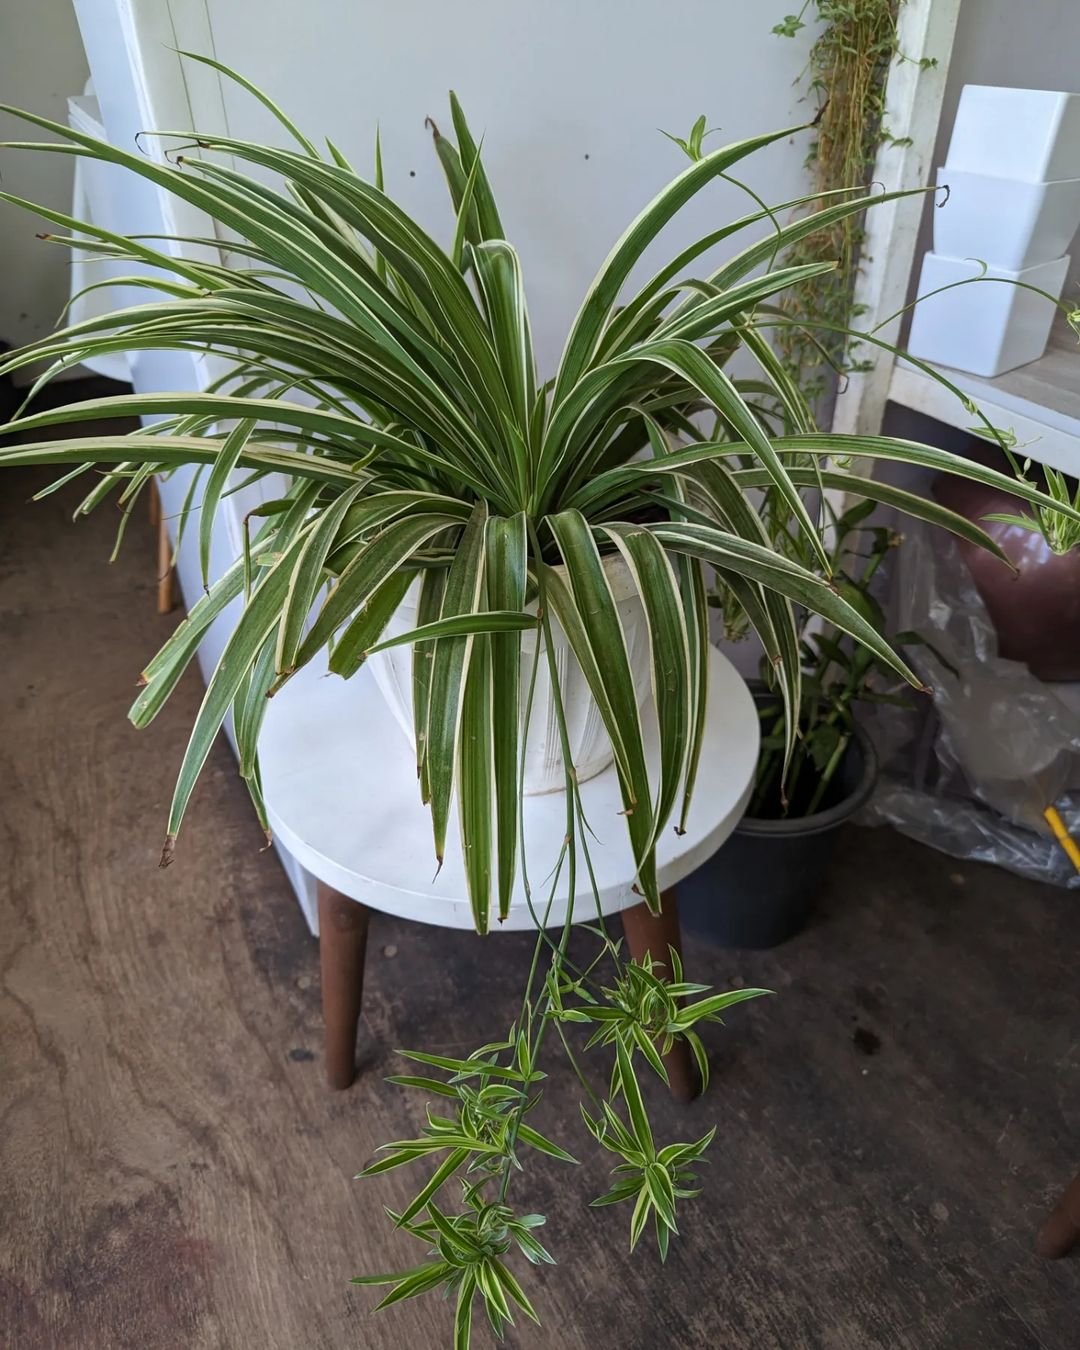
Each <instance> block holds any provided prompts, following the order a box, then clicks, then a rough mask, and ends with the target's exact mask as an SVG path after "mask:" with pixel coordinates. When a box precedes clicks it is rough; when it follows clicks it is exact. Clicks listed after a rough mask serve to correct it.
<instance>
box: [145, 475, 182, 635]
mask: <svg viewBox="0 0 1080 1350" xmlns="http://www.w3.org/2000/svg"><path fill="white" fill-rule="evenodd" d="M150 524H151V525H152V526H153V527H154V529H155V530H157V612H158V613H159V614H168V613H170V612H171V611H172V609H173V607H174V605H175V604H176V595H175V592H174V589H173V563H172V543H171V541H170V539H169V531H168V528H167V526H166V524H165V516H164V513H163V512H162V509H161V493H160V492H159V491H158V485H157V483H155V482H151V484H150Z"/></svg>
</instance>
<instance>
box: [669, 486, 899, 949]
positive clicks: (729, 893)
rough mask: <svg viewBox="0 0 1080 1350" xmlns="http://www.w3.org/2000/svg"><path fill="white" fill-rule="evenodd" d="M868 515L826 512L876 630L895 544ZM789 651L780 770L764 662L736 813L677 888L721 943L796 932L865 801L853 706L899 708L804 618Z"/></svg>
mask: <svg viewBox="0 0 1080 1350" xmlns="http://www.w3.org/2000/svg"><path fill="white" fill-rule="evenodd" d="M826 509H828V503H826ZM873 510H874V503H873V502H867V501H863V502H859V503H857V504H856V505H854V506H851V507H849V508H848V509H847V510H845V511H843V512H842V513H840V514H839V515H836V514H835V513H834V515H833V518H832V524H831V529H830V531H829V540H830V546H831V547H830V553H831V559H832V575H833V577H834V579H835V584H836V585H837V587H838V589H839V590H840V592H841V594H843V595H844V596H845V598H846V599H847V600H848V601H849V602H850V603H851V604H852V605H854V606H855V607H856V608H858V609H859V610H860V612H862V613H863V614H864V615H865V616H866V618H867V619H868V621H870V622H872V623H873V624H874V626H875V627H876V628H877V629H878V630H879V631H882V632H883V631H885V627H886V623H885V615H884V613H883V611H882V609H881V606H880V604H879V603H878V601H877V599H876V598H875V596H874V595H873V593H872V590H871V582H872V580H873V578H874V576H875V575H876V573H877V571H878V569H879V567H880V566H881V564H882V562H883V561H884V560H885V558H886V556H887V555H888V553H889V552H890V550H892V549H893V548H895V547H896V546H897V544H899V543H900V536H899V535H897V534H895V533H894V532H893V531H892V530H891V529H889V528H888V527H887V526H884V525H871V524H868V523H867V517H868V516H869V515H870V514H871V513H872V511H873ZM766 514H768V513H766ZM780 540H781V541H783V542H781V543H780V547H784V548H787V549H791V548H792V547H798V541H797V540H795V539H793V537H792V536H791V535H790V534H787V533H786V532H783V533H781V535H780ZM710 600H711V602H712V603H713V604H714V605H715V606H716V607H717V608H719V609H721V610H722V611H723V612H724V613H725V629H726V631H727V632H728V635H729V636H732V637H741V636H744V635H745V627H746V625H745V618H744V616H743V615H742V613H741V610H740V609H739V606H738V602H737V600H736V599H735V598H734V596H732V595H731V593H730V591H729V590H728V589H727V588H726V587H724V586H723V585H721V586H718V587H717V588H716V590H715V592H714V594H713V595H712V596H711V597H710ZM920 640H921V639H920V638H919V637H918V635H916V634H914V633H898V634H895V635H894V636H893V638H892V641H893V644H894V646H905V645H907V644H909V643H911V642H916V641H920ZM800 651H801V654H802V663H801V675H802V688H801V697H800V711H799V727H798V737H797V740H796V748H795V751H794V753H793V755H792V757H791V760H790V763H789V764H788V765H787V767H786V769H785V764H784V747H785V740H786V737H785V728H786V713H785V709H784V706H783V704H782V702H781V701H780V699H779V697H778V695H777V691H776V690H775V688H774V687H773V682H772V679H771V670H770V668H769V665H768V663H767V662H766V663H763V668H762V677H761V679H760V680H758V681H757V682H756V683H755V685H754V699H755V702H756V703H757V706H758V713H759V716H760V718H761V732H762V736H761V752H760V756H759V759H758V768H757V774H756V776H755V779H754V785H753V788H752V791H751V794H750V799H749V803H748V805H747V809H746V815H745V816H744V817H743V819H742V821H741V822H740V823H739V825H738V826H736V829H735V832H734V834H733V835H732V837H731V838H730V839H729V840H728V842H727V843H726V844H725V845H724V847H723V848H722V849H720V850H719V852H717V853H716V854H715V855H714V856H713V857H712V858H710V859H709V860H708V862H706V863H705V864H704V865H703V866H702V867H700V868H698V869H697V871H696V872H694V873H693V874H692V875H691V876H689V877H687V878H686V879H685V880H684V881H683V882H681V883H680V885H679V888H678V890H679V912H680V915H681V917H682V919H683V921H684V922H685V923H686V925H687V926H688V927H691V928H693V929H695V930H696V931H698V932H700V933H701V934H703V935H704V936H707V937H709V938H711V939H712V940H713V941H714V942H717V943H719V944H721V945H722V946H728V947H773V946H775V945H776V944H777V943H780V942H783V941H785V940H786V939H787V938H789V937H792V936H793V935H794V934H795V933H797V932H798V931H799V929H800V928H801V927H802V926H803V924H804V923H805V921H806V919H807V917H808V916H809V914H810V913H811V911H812V909H813V905H814V902H815V900H816V897H817V893H818V889H819V886H820V883H821V879H822V876H823V874H824V871H825V868H826V866H827V864H828V862H829V859H830V858H831V856H832V852H833V849H834V847H835V843H836V837H837V831H838V830H839V828H840V826H841V825H843V824H844V823H845V822H846V821H849V820H851V819H852V817H853V816H855V815H856V814H857V812H858V811H859V810H860V808H861V807H862V806H863V805H865V803H866V801H867V800H868V799H869V797H870V794H871V793H872V792H873V789H874V784H875V782H876V781H877V756H876V754H875V751H874V746H873V743H872V742H871V740H870V738H869V736H867V734H866V732H865V731H864V730H863V729H862V727H861V726H860V725H859V722H858V715H857V714H858V708H859V705H860V704H862V703H883V702H884V703H896V702H901V703H902V702H906V697H905V696H904V695H903V694H902V693H901V692H900V690H901V689H902V688H903V682H902V681H899V682H898V681H897V679H896V676H895V673H894V672H892V671H890V670H887V669H886V668H884V667H883V665H882V663H881V662H880V661H879V660H878V659H877V657H876V656H875V654H874V653H873V652H871V651H869V650H868V649H867V648H866V647H863V646H859V645H857V644H854V645H853V644H851V643H848V642H845V641H844V640H843V635H842V634H840V633H838V632H836V630H835V629H833V628H831V627H829V626H823V625H821V624H820V623H819V622H818V621H817V620H816V616H809V617H807V619H806V620H805V621H804V623H803V627H802V631H801V633H800Z"/></svg>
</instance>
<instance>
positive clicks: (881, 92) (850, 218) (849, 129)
mask: <svg viewBox="0 0 1080 1350" xmlns="http://www.w3.org/2000/svg"><path fill="white" fill-rule="evenodd" d="M811 7H812V8H813V11H814V13H815V15H816V17H817V19H818V21H819V22H820V24H821V31H820V32H819V34H818V36H817V38H816V39H815V40H814V44H813V46H812V47H811V48H810V54H809V56H808V58H807V62H806V67H805V69H804V71H803V73H802V75H801V76H800V81H801V82H803V83H804V84H805V87H806V92H807V96H808V97H809V98H812V99H815V100H816V101H817V102H818V104H819V106H820V108H821V112H820V114H819V116H818V119H817V122H816V124H815V131H814V136H813V138H812V140H811V142H810V147H809V149H808V151H807V155H806V168H807V170H808V171H809V174H810V180H811V184H812V186H813V188H814V190H815V192H816V193H817V194H818V195H817V197H816V199H815V202H814V204H813V205H811V206H810V207H809V208H808V210H810V211H815V210H818V209H820V207H821V206H822V205H823V204H824V202H825V201H827V200H831V201H835V200H836V199H835V196H833V197H829V196H828V194H830V193H835V192H837V191H838V190H844V189H865V188H866V187H867V186H868V184H869V182H870V179H871V175H872V173H873V169H874V163H875V161H876V159H877V152H878V149H879V148H880V147H881V146H882V145H884V144H886V143H892V144H895V145H898V146H899V145H901V144H902V143H903V142H902V141H901V140H900V139H899V138H896V137H893V136H892V135H891V134H890V133H889V130H888V128H887V126H886V125H885V83H886V79H887V77H888V73H889V65H890V63H891V62H892V60H893V57H894V56H895V55H896V52H897V36H896V13H897V9H898V7H899V0H805V3H804V4H803V7H802V9H801V10H800V11H799V13H798V14H789V15H787V17H786V18H785V19H784V20H783V21H782V22H781V23H778V24H777V25H776V26H775V27H774V28H773V30H772V31H773V32H774V33H775V34H776V35H777V36H778V37H788V38H791V37H794V36H795V34H796V33H798V32H799V31H800V30H801V29H803V28H805V27H806V17H805V16H806V14H807V11H808V10H810V9H811ZM864 218H865V212H864V211H859V212H856V213H855V214H852V215H846V216H844V217H843V218H842V219H841V220H837V221H834V222H832V223H830V224H828V225H827V226H826V227H825V228H823V229H821V230H816V231H815V232H814V233H813V234H811V235H808V236H807V237H806V238H805V239H801V240H799V241H798V242H797V243H795V244H794V245H792V247H791V248H789V249H788V250H787V253H786V255H785V261H786V262H787V263H788V264H789V265H791V266H803V265H808V264H813V263H816V262H822V261H824V260H826V259H828V260H831V261H835V262H837V264H838V266H837V267H836V270H835V271H833V272H830V273H828V274H827V275H825V274H823V275H822V276H819V277H817V278H815V279H814V280H813V281H812V282H810V283H809V284H808V285H806V286H803V287H800V289H799V290H798V291H797V292H792V293H790V294H788V295H787V296H785V297H784V298H783V299H782V300H781V302H780V305H781V308H782V309H783V311H784V313H785V314H787V315H789V316H790V317H791V318H792V319H795V320H805V321H807V322H808V323H814V324H828V325H831V326H833V328H835V329H836V330H841V329H845V328H849V327H850V326H851V323H852V320H853V319H854V318H856V317H857V316H858V313H859V310H858V307H857V306H856V305H855V304H854V303H853V294H854V288H855V280H856V277H857V276H858V271H859V261H860V252H861V249H862V243H863V237H864V234H863V222H864ZM775 341H776V347H777V350H778V351H779V353H780V355H781V358H782V359H783V362H784V365H785V366H786V367H787V369H788V371H789V372H790V373H791V374H792V376H793V377H794V378H795V379H797V380H798V382H799V383H800V384H801V386H802V389H803V392H804V394H805V395H806V397H807V398H808V399H809V400H810V402H812V403H815V404H817V403H820V402H821V401H822V400H825V399H827V397H828V396H829V393H830V391H831V388H832V384H833V379H834V375H835V373H841V374H843V373H845V372H847V371H852V370H856V369H860V368H863V369H864V368H865V366H866V362H865V361H864V360H861V359H857V358H856V357H855V354H854V352H853V351H852V345H853V343H852V340H851V339H849V338H848V337H847V336H846V335H845V334H844V333H843V332H840V331H832V330H831V329H826V328H802V327H798V326H796V327H791V328H787V329H781V330H780V331H779V332H778V333H777V335H776V339H775Z"/></svg>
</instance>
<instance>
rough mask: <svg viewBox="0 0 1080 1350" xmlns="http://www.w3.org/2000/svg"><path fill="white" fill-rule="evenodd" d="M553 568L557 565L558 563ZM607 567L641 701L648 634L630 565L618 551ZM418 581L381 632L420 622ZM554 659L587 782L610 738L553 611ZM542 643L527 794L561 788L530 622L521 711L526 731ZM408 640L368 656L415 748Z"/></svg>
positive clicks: (647, 676) (545, 678)
mask: <svg viewBox="0 0 1080 1350" xmlns="http://www.w3.org/2000/svg"><path fill="white" fill-rule="evenodd" d="M558 570H560V571H561V570H562V569H561V568H560V569H558ZM604 571H605V573H606V574H607V578H608V582H609V584H610V586H611V590H612V593H613V595H614V597H615V604H616V609H617V612H618V616H619V622H620V624H621V625H622V630H623V636H624V639H625V642H626V650H627V656H628V658H629V661H630V672H631V675H632V677H633V681H634V692H635V694H636V696H637V702H638V707H639V708H640V707H641V706H642V705H643V704H644V702H645V700H646V698H648V697H649V696H650V694H651V671H650V665H649V636H648V627H647V624H646V620H645V611H644V608H643V607H642V603H641V597H640V596H639V595H638V592H637V588H636V587H635V586H634V583H633V580H632V579H631V576H630V571H629V569H628V568H627V566H626V564H625V562H624V561H623V559H622V556H621V555H620V554H613V555H610V556H607V557H605V558H604ZM419 597H420V586H419V582H417V583H416V584H414V585H413V586H412V587H411V588H410V590H409V591H408V593H407V594H406V596H405V599H404V601H403V602H402V603H401V605H400V606H399V607H398V609H397V610H396V611H395V613H394V615H393V617H392V618H391V620H390V622H389V624H388V625H387V627H386V630H385V632H384V634H383V638H384V639H386V638H391V637H399V636H400V635H401V634H402V633H407V632H409V630H410V629H412V628H415V627H416V626H417V604H418V602H419ZM552 636H553V639H554V647H555V666H556V669H557V670H558V672H559V687H560V689H561V692H562V700H563V711H564V715H565V718H566V725H567V732H568V740H569V745H570V754H571V759H572V761H573V764H574V768H575V771H576V775H577V779H578V781H579V782H582V783H583V782H585V781H586V779H589V778H593V777H595V775H596V774H598V773H600V772H601V771H602V770H604V769H606V768H607V766H608V765H609V764H610V763H611V761H612V759H613V758H614V755H613V751H612V748H611V741H610V739H609V738H608V734H607V732H606V731H605V730H604V724H603V721H602V719H601V717H600V710H599V708H598V707H597V706H596V700H595V699H594V698H593V696H592V692H591V691H590V689H589V686H588V683H587V682H586V680H585V676H584V675H583V674H582V672H581V668H580V666H579V665H578V663H577V659H576V657H575V656H574V654H573V651H572V650H571V648H570V644H569V642H568V641H567V639H566V635H565V634H564V633H563V631H562V628H561V627H560V626H559V623H558V621H557V620H556V619H555V618H554V616H552ZM538 642H539V643H540V644H541V649H540V659H539V662H538V664H537V673H536V685H535V688H534V691H533V704H532V715H531V717H530V720H529V727H528V735H527V739H526V741H525V763H524V776H523V789H524V792H525V795H526V796H536V795H537V794H539V793H542V792H561V791H563V790H564V788H565V787H566V768H565V763H566V762H565V759H564V757H563V752H562V743H561V738H560V735H559V724H558V719H557V717H556V711H555V701H554V697H553V693H552V687H551V675H550V671H549V668H548V661H547V657H546V655H545V652H544V648H543V639H542V637H541V636H540V635H539V634H538V633H537V632H536V631H535V630H526V631H525V632H523V633H522V635H521V718H522V730H523V731H524V721H525V708H526V703H527V699H528V696H529V684H530V681H531V678H532V670H533V660H534V655H535V653H536V647H537V643H538ZM412 657H413V649H412V647H405V646H403V647H391V648H389V649H388V650H387V651H383V652H375V653H374V655H372V656H369V657H368V660H367V665H368V668H369V669H370V670H371V673H372V674H373V676H374V677H375V682H376V684H377V685H378V686H379V689H380V690H381V692H382V694H383V697H384V698H385V699H386V702H387V704H388V706H389V708H390V711H391V713H392V714H393V716H394V719H395V720H396V722H397V724H398V726H399V727H400V728H401V730H402V732H403V733H404V734H405V736H406V737H407V739H408V742H409V744H410V745H411V746H412V747H413V749H414V751H415V747H416V739H415V732H414V724H413V706H412Z"/></svg>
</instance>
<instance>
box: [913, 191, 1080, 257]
mask: <svg viewBox="0 0 1080 1350" xmlns="http://www.w3.org/2000/svg"><path fill="white" fill-rule="evenodd" d="M937 181H938V186H939V187H942V186H946V185H947V186H948V188H949V197H948V200H947V201H945V202H943V203H942V204H941V205H940V206H939V207H938V209H937V210H936V211H935V212H934V252H935V253H941V254H944V255H945V256H946V257H949V258H978V259H979V260H980V261H981V262H984V263H987V264H988V265H989V266H990V267H1004V268H1008V269H1009V270H1010V271H1016V272H1019V271H1022V270H1023V269H1024V268H1025V267H1035V266H1037V265H1038V264H1039V263H1046V262H1052V261H1054V260H1055V259H1057V258H1060V257H1061V256H1062V255H1063V254H1064V252H1065V250H1066V249H1067V248H1068V247H1069V245H1070V244H1071V243H1072V238H1073V235H1074V234H1075V233H1076V227H1077V226H1078V225H1080V178H1062V179H1060V180H1059V181H1058V182H1056V183H1025V182H1021V181H1020V180H1018V179H1004V178H995V177H993V176H991V175H990V174H984V173H966V172H964V171H963V170H962V169H938V175H937Z"/></svg>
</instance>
